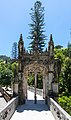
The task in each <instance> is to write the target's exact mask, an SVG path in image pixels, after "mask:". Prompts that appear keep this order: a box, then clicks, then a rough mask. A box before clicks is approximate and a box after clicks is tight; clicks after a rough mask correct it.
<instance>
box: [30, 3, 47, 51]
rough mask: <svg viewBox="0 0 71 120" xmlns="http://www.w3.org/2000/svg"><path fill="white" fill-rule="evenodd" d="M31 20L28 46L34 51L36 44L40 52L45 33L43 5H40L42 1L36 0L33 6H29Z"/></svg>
mask: <svg viewBox="0 0 71 120" xmlns="http://www.w3.org/2000/svg"><path fill="white" fill-rule="evenodd" d="M31 11H32V12H31V13H30V15H31V20H32V23H31V24H29V26H30V36H29V37H28V38H29V39H31V40H32V42H31V43H30V46H29V48H30V49H31V50H32V51H35V48H36V46H37V50H38V51H39V52H42V51H43V49H44V46H45V38H46V37H45V35H44V32H45V31H44V25H45V24H44V7H42V3H41V2H40V1H36V2H35V4H34V8H31Z"/></svg>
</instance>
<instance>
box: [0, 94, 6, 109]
mask: <svg viewBox="0 0 71 120" xmlns="http://www.w3.org/2000/svg"><path fill="white" fill-rule="evenodd" d="M5 105H7V102H6V101H5V99H4V98H3V97H2V94H1V92H0V110H2V109H3V108H4V107H5Z"/></svg>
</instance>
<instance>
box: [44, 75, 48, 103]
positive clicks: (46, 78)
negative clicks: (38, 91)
mask: <svg viewBox="0 0 71 120" xmlns="http://www.w3.org/2000/svg"><path fill="white" fill-rule="evenodd" d="M47 82H48V77H47V75H46V76H45V103H46V104H47V93H48V90H47Z"/></svg>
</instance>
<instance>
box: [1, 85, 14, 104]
mask: <svg viewBox="0 0 71 120" xmlns="http://www.w3.org/2000/svg"><path fill="white" fill-rule="evenodd" d="M0 91H1V94H2V96H3V97H4V99H5V100H6V101H7V102H8V101H10V100H11V99H12V97H13V91H12V90H11V89H10V88H7V89H6V88H5V87H2V88H1V90H0Z"/></svg>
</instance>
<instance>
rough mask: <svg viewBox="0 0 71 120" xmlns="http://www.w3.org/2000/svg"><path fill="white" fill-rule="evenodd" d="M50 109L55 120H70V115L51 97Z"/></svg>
mask: <svg viewBox="0 0 71 120" xmlns="http://www.w3.org/2000/svg"><path fill="white" fill-rule="evenodd" d="M50 110H51V112H52V114H53V115H54V117H55V120H71V116H70V115H69V114H68V113H67V112H66V111H65V110H64V109H62V108H61V107H60V105H59V104H57V103H56V102H55V101H54V100H53V99H52V98H50Z"/></svg>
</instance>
